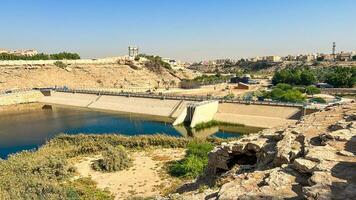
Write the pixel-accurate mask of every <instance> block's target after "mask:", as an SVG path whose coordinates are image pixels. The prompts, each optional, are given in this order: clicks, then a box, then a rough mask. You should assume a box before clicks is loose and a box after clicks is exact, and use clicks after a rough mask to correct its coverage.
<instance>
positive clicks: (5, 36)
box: [0, 0, 356, 61]
mask: <svg viewBox="0 0 356 200" xmlns="http://www.w3.org/2000/svg"><path fill="white" fill-rule="evenodd" d="M333 41H335V42H336V44H337V50H338V51H341V50H344V51H351V50H356V0H0V48H6V49H37V50H38V51H40V52H46V53H54V52H59V51H71V52H78V53H79V54H80V55H81V56H82V57H86V58H96V57H105V56H115V55H125V54H127V47H128V45H137V46H139V48H140V50H141V52H143V53H147V54H157V55H161V56H163V57H171V58H178V59H182V60H188V61H192V60H202V59H214V58H227V57H229V58H241V57H252V56H258V55H260V56H262V55H274V54H277V55H288V54H297V53H312V52H325V53H327V52H330V51H331V46H332V42H333Z"/></svg>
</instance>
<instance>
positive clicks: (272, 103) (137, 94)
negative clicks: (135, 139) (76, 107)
mask: <svg viewBox="0 0 356 200" xmlns="http://www.w3.org/2000/svg"><path fill="white" fill-rule="evenodd" d="M47 89H48V88H47ZM51 89H52V90H54V91H57V92H68V93H83V94H96V95H111V96H125V97H140V98H153V99H162V100H164V99H169V100H185V101H207V100H217V101H219V102H221V103H238V104H252V105H267V106H283V107H298V108H302V107H304V106H305V105H304V104H299V103H284V102H276V101H245V100H237V99H232V100H228V99H224V98H223V97H212V96H185V95H169V94H154V93H143V92H125V91H114V90H102V89H72V88H65V87H64V88H51Z"/></svg>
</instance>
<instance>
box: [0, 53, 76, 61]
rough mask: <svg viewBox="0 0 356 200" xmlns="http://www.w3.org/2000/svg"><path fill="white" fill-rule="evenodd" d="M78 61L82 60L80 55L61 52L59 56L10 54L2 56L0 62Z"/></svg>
mask: <svg viewBox="0 0 356 200" xmlns="http://www.w3.org/2000/svg"><path fill="white" fill-rule="evenodd" d="M78 59H80V56H79V54H77V53H69V52H61V53H57V54H44V53H39V54H36V55H33V56H25V55H14V54H8V53H2V54H0V60H78Z"/></svg>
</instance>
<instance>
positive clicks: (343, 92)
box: [321, 88, 356, 94]
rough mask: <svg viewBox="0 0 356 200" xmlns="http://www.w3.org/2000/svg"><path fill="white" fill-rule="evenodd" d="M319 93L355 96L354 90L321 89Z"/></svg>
mask: <svg viewBox="0 0 356 200" xmlns="http://www.w3.org/2000/svg"><path fill="white" fill-rule="evenodd" d="M321 92H322V93H328V94H356V88H323V89H321Z"/></svg>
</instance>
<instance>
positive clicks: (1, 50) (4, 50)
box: [0, 49, 9, 54]
mask: <svg viewBox="0 0 356 200" xmlns="http://www.w3.org/2000/svg"><path fill="white" fill-rule="evenodd" d="M1 53H9V51H8V50H6V49H0V54H1Z"/></svg>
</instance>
